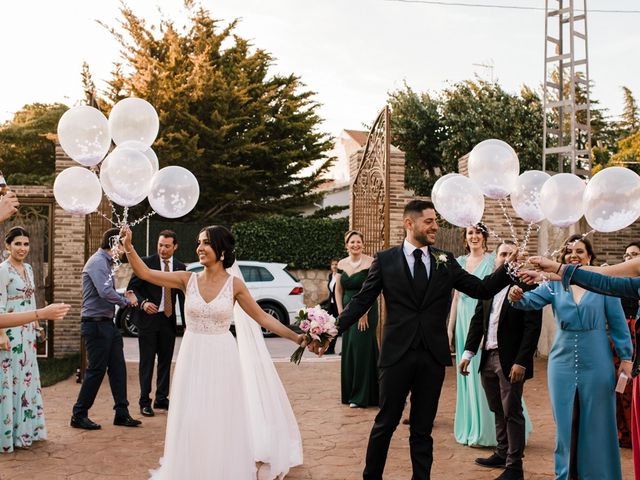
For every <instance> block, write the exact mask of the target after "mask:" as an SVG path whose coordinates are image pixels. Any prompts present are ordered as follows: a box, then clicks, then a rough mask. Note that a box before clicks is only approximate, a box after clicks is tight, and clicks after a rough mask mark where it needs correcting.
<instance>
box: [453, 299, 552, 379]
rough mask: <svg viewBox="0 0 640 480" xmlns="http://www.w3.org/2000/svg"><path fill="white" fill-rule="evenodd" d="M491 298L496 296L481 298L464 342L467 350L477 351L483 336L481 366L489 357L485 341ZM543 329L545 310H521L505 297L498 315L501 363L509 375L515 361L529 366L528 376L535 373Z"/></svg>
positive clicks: (526, 374) (507, 375)
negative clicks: (543, 313) (537, 351)
mask: <svg viewBox="0 0 640 480" xmlns="http://www.w3.org/2000/svg"><path fill="white" fill-rule="evenodd" d="M492 302H493V299H491V300H483V301H481V302H478V306H477V307H476V311H475V314H474V315H473V317H472V318H471V323H470V324H469V332H468V333H467V340H466V342H465V345H464V349H465V350H469V351H470V352H473V353H477V352H478V347H479V346H480V341H481V340H482V356H481V357H480V370H482V367H483V366H484V364H485V362H486V361H487V357H488V355H487V352H486V350H485V349H484V345H485V343H486V341H487V332H488V330H489V317H490V315H491V307H492ZM541 329H542V310H518V309H517V308H514V307H512V306H511V304H510V303H509V299H507V298H505V300H504V302H503V304H502V308H501V309H500V318H499V319H498V351H499V355H500V366H501V367H502V372H503V373H504V375H505V376H506V377H509V372H510V371H511V367H512V366H513V364H514V363H516V364H518V365H522V366H523V367H525V368H526V372H525V374H524V378H525V379H529V378H531V377H533V355H534V354H535V353H536V348H537V346H538V339H539V338H540V330H541Z"/></svg>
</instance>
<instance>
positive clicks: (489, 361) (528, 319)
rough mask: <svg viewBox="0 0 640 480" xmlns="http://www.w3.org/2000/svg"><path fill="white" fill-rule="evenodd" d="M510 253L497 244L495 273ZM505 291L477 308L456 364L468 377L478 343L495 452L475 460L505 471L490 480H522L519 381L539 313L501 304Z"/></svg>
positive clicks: (526, 373)
mask: <svg viewBox="0 0 640 480" xmlns="http://www.w3.org/2000/svg"><path fill="white" fill-rule="evenodd" d="M515 249H516V246H515V244H514V243H513V242H510V241H503V243H501V244H500V246H499V247H498V252H497V255H496V265H495V266H496V269H497V268H499V267H501V266H502V265H503V263H504V262H505V259H506V258H507V257H508V256H509V255H510V254H511V253H512V252H513V251H514V250H515ZM508 290H509V287H508V286H507V287H505V288H504V289H502V290H501V291H500V292H499V293H498V294H497V295H496V296H495V297H493V299H491V300H484V301H480V302H478V306H477V308H476V312H475V314H474V316H473V318H472V319H471V323H470V325H469V332H468V334H467V340H466V343H465V347H464V348H465V352H464V354H463V355H462V360H461V361H460V365H459V370H460V373H461V374H462V375H468V374H469V370H468V367H469V362H470V361H471V359H472V358H473V357H474V356H475V354H476V353H477V351H478V348H479V347H480V343H481V341H482V357H481V359H480V378H481V380H482V386H483V388H484V391H485V393H486V395H487V401H488V403H489V408H490V409H491V411H492V412H493V413H494V414H495V421H496V438H497V440H498V445H497V447H496V451H495V453H494V454H493V455H491V456H490V457H489V458H477V459H476V463H477V464H479V465H482V466H485V467H506V468H505V471H504V472H503V473H502V474H501V475H499V476H498V477H497V478H496V480H522V479H523V478H524V476H523V469H522V456H523V453H524V446H525V419H524V413H523V410H522V391H523V387H524V382H525V380H527V379H529V378H531V377H533V355H534V353H535V351H536V348H537V345H538V338H539V337H540V329H541V328H542V311H541V310H537V311H524V310H517V309H515V308H513V307H512V306H511V305H510V304H509V301H508V300H507V299H506V296H507V292H508Z"/></svg>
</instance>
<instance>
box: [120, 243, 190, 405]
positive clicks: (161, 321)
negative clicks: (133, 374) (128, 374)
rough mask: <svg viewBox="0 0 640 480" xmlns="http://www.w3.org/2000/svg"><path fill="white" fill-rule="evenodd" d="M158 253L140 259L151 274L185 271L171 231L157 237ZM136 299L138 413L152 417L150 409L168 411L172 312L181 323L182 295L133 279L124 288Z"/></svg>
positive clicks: (174, 333) (172, 334) (174, 290)
mask: <svg viewBox="0 0 640 480" xmlns="http://www.w3.org/2000/svg"><path fill="white" fill-rule="evenodd" d="M157 248H158V250H157V251H158V253H157V254H156V255H151V256H149V257H143V258H142V261H143V262H144V263H145V264H146V265H147V266H148V267H149V268H151V269H153V270H163V271H168V272H172V271H176V270H185V268H186V267H185V265H184V263H182V262H181V261H179V260H177V259H176V258H174V256H173V254H174V253H175V251H176V250H177V249H178V238H177V236H176V233H175V232H173V231H172V230H163V231H162V232H160V236H159V237H158V247H157ZM127 289H128V290H132V291H133V292H134V293H135V295H136V297H137V298H138V303H139V304H140V308H141V309H142V311H141V312H139V314H138V315H137V316H136V318H135V324H136V326H137V327H138V346H139V349H140V368H139V377H140V413H141V414H142V415H144V416H145V417H153V415H154V414H155V413H154V411H153V408H158V409H163V410H167V409H168V408H169V374H170V371H171V359H172V357H173V348H174V345H175V341H176V308H177V307H178V305H180V311H181V312H182V314H183V315H182V319H183V321H184V295H183V293H182V292H181V291H180V290H176V289H171V291H166V290H165V289H164V288H162V287H158V286H157V285H154V284H152V283H149V282H146V281H143V280H140V279H139V278H138V277H136V276H135V275H133V276H132V277H131V280H130V281H129V285H128V287H127ZM156 356H157V357H158V371H157V379H156V396H155V401H154V402H153V408H152V407H151V397H150V394H151V380H152V378H153V365H154V363H155V359H156Z"/></svg>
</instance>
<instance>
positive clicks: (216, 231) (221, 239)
mask: <svg viewBox="0 0 640 480" xmlns="http://www.w3.org/2000/svg"><path fill="white" fill-rule="evenodd" d="M202 232H207V238H208V239H209V245H211V248H212V249H213V251H214V252H216V257H218V260H222V266H223V267H224V268H229V267H230V266H231V265H233V263H234V262H235V261H236V239H235V238H233V235H232V234H231V232H230V231H229V230H228V229H226V228H225V227H223V226H222V225H211V226H209V227H204V228H203V229H202V230H200V233H202Z"/></svg>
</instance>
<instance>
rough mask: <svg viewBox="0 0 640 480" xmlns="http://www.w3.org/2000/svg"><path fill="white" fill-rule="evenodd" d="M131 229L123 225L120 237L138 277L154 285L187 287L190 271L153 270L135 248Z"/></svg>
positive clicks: (182, 288) (184, 288)
mask: <svg viewBox="0 0 640 480" xmlns="http://www.w3.org/2000/svg"><path fill="white" fill-rule="evenodd" d="M131 238H132V234H131V229H130V228H129V227H126V226H125V227H123V228H122V230H121V231H120V239H121V240H122V248H123V249H124V253H125V254H126V255H127V259H128V260H129V264H130V265H131V268H132V269H133V273H135V274H136V275H137V276H138V278H140V279H142V280H145V281H147V282H149V283H153V284H154V285H158V286H160V287H166V288H179V289H181V290H183V291H184V290H186V289H187V283H188V282H189V277H190V276H191V273H190V272H185V271H177V272H162V271H160V270H152V269H151V268H149V267H147V265H146V264H145V263H144V262H143V261H142V259H141V258H140V256H139V255H138V253H137V252H136V250H135V248H133V245H132V243H131Z"/></svg>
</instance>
